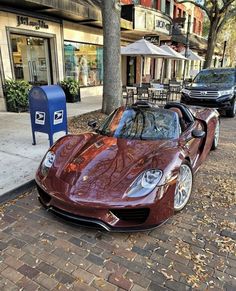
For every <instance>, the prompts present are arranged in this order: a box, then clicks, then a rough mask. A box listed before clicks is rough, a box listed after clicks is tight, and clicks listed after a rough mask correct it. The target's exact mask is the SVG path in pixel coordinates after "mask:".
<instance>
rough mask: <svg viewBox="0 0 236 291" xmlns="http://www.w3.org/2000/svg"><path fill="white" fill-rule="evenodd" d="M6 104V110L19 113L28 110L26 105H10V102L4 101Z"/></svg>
mask: <svg viewBox="0 0 236 291" xmlns="http://www.w3.org/2000/svg"><path fill="white" fill-rule="evenodd" d="M6 104H7V111H8V112H17V113H20V112H27V111H29V107H28V106H26V107H24V106H23V107H22V106H17V107H14V106H12V104H10V103H8V102H6Z"/></svg>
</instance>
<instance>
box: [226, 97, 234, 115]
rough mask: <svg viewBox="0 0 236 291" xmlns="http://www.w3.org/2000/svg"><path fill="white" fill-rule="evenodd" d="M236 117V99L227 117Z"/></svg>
mask: <svg viewBox="0 0 236 291" xmlns="http://www.w3.org/2000/svg"><path fill="white" fill-rule="evenodd" d="M235 115H236V99H235V98H234V100H233V102H232V105H231V107H230V109H228V110H226V116H227V117H234V116H235Z"/></svg>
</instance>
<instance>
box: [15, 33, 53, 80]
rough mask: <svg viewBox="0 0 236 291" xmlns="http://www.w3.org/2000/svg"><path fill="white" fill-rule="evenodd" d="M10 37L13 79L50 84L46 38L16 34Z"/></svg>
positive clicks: (47, 42)
mask: <svg viewBox="0 0 236 291" xmlns="http://www.w3.org/2000/svg"><path fill="white" fill-rule="evenodd" d="M10 39H11V51H12V59H13V66H14V75H15V79H16V80H25V81H28V82H29V83H30V84H32V85H47V84H51V68H50V59H49V41H48V39H46V38H40V37H33V36H26V35H16V34H11V35H10Z"/></svg>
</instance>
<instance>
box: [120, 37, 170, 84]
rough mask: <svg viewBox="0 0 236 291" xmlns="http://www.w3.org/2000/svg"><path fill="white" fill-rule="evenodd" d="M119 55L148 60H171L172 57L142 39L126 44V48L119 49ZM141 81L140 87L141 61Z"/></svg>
mask: <svg viewBox="0 0 236 291" xmlns="http://www.w3.org/2000/svg"><path fill="white" fill-rule="evenodd" d="M121 55H126V56H141V57H142V58H143V57H150V58H171V57H172V55H171V54H170V53H168V52H166V51H164V50H162V49H161V48H159V47H157V46H155V45H154V44H152V43H151V42H149V41H147V40H145V39H144V38H142V39H140V40H138V41H135V42H134V43H131V44H128V45H127V46H126V47H122V48H121ZM140 69H141V81H140V86H141V85H142V70H143V62H142V61H141V68H140Z"/></svg>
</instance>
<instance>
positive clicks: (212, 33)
mask: <svg viewBox="0 0 236 291" xmlns="http://www.w3.org/2000/svg"><path fill="white" fill-rule="evenodd" d="M218 22H219V19H218V18H216V19H214V20H212V21H211V22H210V30H209V34H208V40H207V53H206V59H205V63H204V66H203V69H206V68H209V67H210V66H211V62H212V58H213V55H214V51H215V45H216V39H217V32H216V28H217V25H218Z"/></svg>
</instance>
